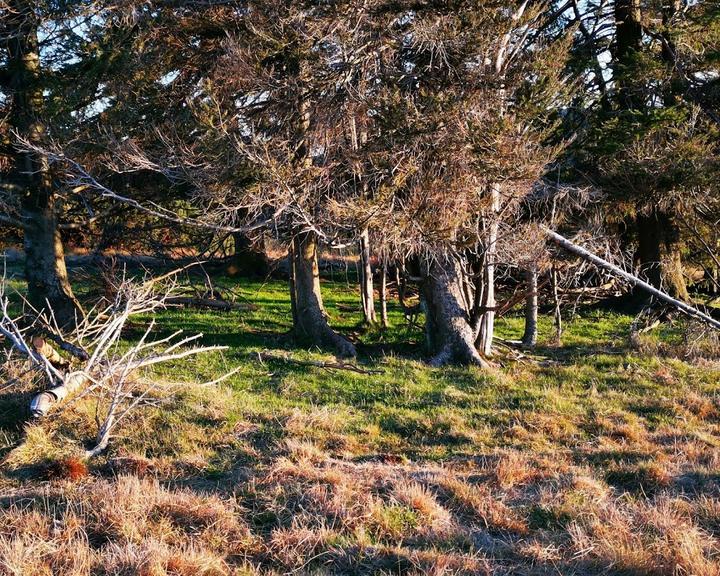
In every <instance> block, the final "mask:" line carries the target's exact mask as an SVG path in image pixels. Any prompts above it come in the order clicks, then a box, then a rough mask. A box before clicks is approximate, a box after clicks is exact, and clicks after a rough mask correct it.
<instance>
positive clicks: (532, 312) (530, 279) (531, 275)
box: [522, 262, 538, 348]
mask: <svg viewBox="0 0 720 576" xmlns="http://www.w3.org/2000/svg"><path fill="white" fill-rule="evenodd" d="M525 277H526V279H527V280H526V281H527V287H526V289H527V293H526V295H525V333H524V334H523V338H522V342H523V344H524V345H525V346H528V347H529V348H534V347H535V344H536V343H537V321H538V271H537V265H536V264H535V263H534V262H533V263H532V264H530V265H529V266H528V268H527V270H526V271H525Z"/></svg>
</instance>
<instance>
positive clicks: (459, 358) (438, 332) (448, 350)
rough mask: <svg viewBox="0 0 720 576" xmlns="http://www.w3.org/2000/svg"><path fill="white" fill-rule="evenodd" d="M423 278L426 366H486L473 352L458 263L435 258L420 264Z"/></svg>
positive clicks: (438, 257)
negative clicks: (428, 364)
mask: <svg viewBox="0 0 720 576" xmlns="http://www.w3.org/2000/svg"><path fill="white" fill-rule="evenodd" d="M423 277H424V278H423V296H424V300H425V337H426V341H427V345H428V350H429V351H430V353H431V354H432V355H433V356H432V359H431V360H430V364H432V365H433V366H443V365H445V364H453V363H455V364H475V365H478V366H487V362H485V360H483V358H482V356H480V354H479V353H478V351H477V349H476V348H475V334H474V332H473V329H472V326H471V325H470V311H469V310H468V308H467V303H466V302H465V296H464V294H463V278H462V268H461V266H460V263H459V262H458V261H457V259H456V258H453V257H452V256H448V255H440V256H437V257H435V258H433V259H431V260H430V261H429V262H426V263H424V264H423Z"/></svg>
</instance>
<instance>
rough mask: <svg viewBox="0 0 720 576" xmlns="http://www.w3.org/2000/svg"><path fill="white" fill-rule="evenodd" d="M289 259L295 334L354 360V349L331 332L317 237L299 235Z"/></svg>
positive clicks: (313, 235) (306, 233) (343, 339)
mask: <svg viewBox="0 0 720 576" xmlns="http://www.w3.org/2000/svg"><path fill="white" fill-rule="evenodd" d="M290 255H291V262H290V264H291V272H290V274H291V284H290V285H291V288H292V290H293V293H292V294H291V299H292V304H293V322H294V330H295V333H296V334H297V335H298V336H299V337H301V338H302V339H305V340H308V341H310V342H312V343H313V344H315V345H317V346H320V347H322V348H331V349H333V350H335V351H336V352H337V354H338V356H341V357H352V356H355V355H356V352H355V346H353V345H352V344H351V343H350V342H348V341H347V340H346V339H345V338H343V337H342V336H340V335H339V334H337V333H336V332H335V331H334V330H333V329H332V328H330V325H329V324H328V321H327V317H326V315H325V309H324V308H323V302H322V295H321V293H320V274H319V271H318V258H317V236H316V235H315V233H313V232H301V233H299V234H296V235H295V237H294V238H293V240H292V247H291V250H290Z"/></svg>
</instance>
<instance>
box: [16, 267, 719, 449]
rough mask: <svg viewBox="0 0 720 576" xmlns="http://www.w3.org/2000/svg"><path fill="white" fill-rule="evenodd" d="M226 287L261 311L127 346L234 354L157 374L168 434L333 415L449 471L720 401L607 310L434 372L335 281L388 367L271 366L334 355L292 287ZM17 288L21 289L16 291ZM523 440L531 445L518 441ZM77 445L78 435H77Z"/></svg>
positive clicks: (355, 325)
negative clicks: (296, 327) (548, 429)
mask: <svg viewBox="0 0 720 576" xmlns="http://www.w3.org/2000/svg"><path fill="white" fill-rule="evenodd" d="M214 282H215V284H216V286H217V287H219V288H221V289H222V290H226V291H231V292H232V293H233V294H235V295H236V298H237V299H238V301H240V302H245V303H250V304H252V307H251V309H249V310H242V311H232V312H227V313H223V312H210V311H201V310H193V309H170V310H165V311H162V312H160V313H158V314H156V315H155V316H154V317H153V318H150V317H147V316H146V317H138V318H136V319H134V321H133V329H132V330H130V331H128V333H127V335H126V338H127V339H128V340H129V341H132V339H133V338H137V337H139V335H140V334H141V333H142V332H143V331H144V329H145V327H146V326H147V324H148V323H149V322H150V321H151V320H154V321H155V322H156V329H155V334H154V336H155V337H157V338H159V337H162V336H164V335H167V334H169V333H171V332H174V331H176V330H184V331H185V332H186V333H198V332H199V333H202V334H203V339H202V343H203V344H207V345H222V346H227V347H228V349H227V350H226V351H225V352H223V353H211V354H206V355H202V356H199V357H193V358H191V359H188V360H186V361H178V362H174V363H171V364H164V365H160V366H158V367H157V368H155V369H154V371H153V372H152V375H151V377H153V378H159V379H162V380H164V381H168V382H174V383H177V382H183V383H188V387H187V388H188V390H187V391H185V392H181V393H180V394H179V395H178V397H177V399H176V400H175V401H174V402H172V406H171V407H170V408H169V409H168V410H164V411H162V412H161V413H155V411H152V410H151V411H150V413H151V414H154V416H152V418H151V419H155V420H156V422H155V424H154V425H156V426H158V427H159V428H160V430H162V429H163V428H168V429H171V428H172V427H173V426H182V425H183V424H187V423H192V424H193V426H195V427H197V429H198V430H202V429H206V428H212V429H213V432H217V430H218V428H220V429H224V428H230V427H232V426H234V425H235V424H236V423H237V422H240V421H245V420H251V421H256V422H259V423H260V425H261V428H262V430H264V433H265V434H266V435H268V436H269V437H276V436H278V435H281V434H282V432H281V431H279V428H280V426H278V425H277V422H279V421H281V420H282V418H283V417H284V415H286V414H288V413H290V412H291V411H293V410H301V411H313V410H317V409H318V408H319V407H323V408H325V409H327V410H330V411H332V412H333V413H335V414H338V415H339V416H338V419H339V420H340V421H341V424H340V425H339V426H340V430H339V431H338V433H337V435H340V436H343V437H344V438H345V443H347V442H351V443H352V444H353V445H354V452H355V454H356V455H357V456H360V455H368V454H373V453H377V452H382V453H386V452H391V453H394V454H398V455H402V456H406V457H411V458H423V459H445V458H450V457H456V456H458V455H463V456H467V455H473V454H474V455H477V454H482V453H484V452H486V451H488V450H492V449H494V448H497V447H504V446H513V447H516V448H531V449H533V450H555V449H563V450H577V449H578V446H582V445H583V443H586V442H587V441H589V440H590V439H592V437H593V434H594V433H595V431H594V430H593V428H592V426H590V425H588V421H589V420H592V419H593V418H596V417H598V416H602V417H610V418H620V419H628V418H629V419H632V420H633V422H635V423H636V424H637V425H639V426H642V427H644V428H647V429H648V430H651V431H652V430H655V429H657V428H658V427H661V426H663V425H673V424H676V423H677V422H678V421H679V420H682V419H685V420H686V422H684V423H683V427H689V428H691V427H692V426H693V425H694V421H693V420H692V419H690V420H688V419H687V418H686V417H685V413H684V411H683V410H682V409H681V408H679V406H680V405H681V401H682V399H683V398H684V397H685V396H686V395H687V394H688V393H694V394H700V395H713V394H715V393H716V392H717V389H718V385H717V376H718V372H717V369H716V367H715V366H713V365H708V366H705V367H702V366H700V365H697V364H692V363H688V362H684V361H682V360H677V359H667V358H659V357H655V356H648V355H644V354H640V353H638V352H635V351H633V350H631V349H630V348H629V345H628V332H629V326H630V323H631V321H632V318H631V317H630V316H627V315H623V314H616V313H612V312H607V311H602V310H584V311H581V313H580V314H579V315H578V316H577V317H576V318H575V319H574V320H573V321H572V322H570V323H567V325H566V327H565V331H564V334H563V339H562V345H561V346H555V345H550V344H549V342H550V341H551V340H552V338H553V335H554V328H553V326H552V321H551V319H550V318H548V317H545V316H543V317H541V319H540V324H539V346H538V348H537V349H536V351H534V352H533V353H532V354H530V355H529V357H526V358H523V359H521V360H519V361H515V360H513V358H512V356H510V355H508V354H506V353H505V350H504V349H503V348H502V347H500V348H499V349H498V353H499V354H498V358H497V362H498V367H497V368H494V369H492V370H482V369H479V368H475V367H470V368H463V367H458V368H442V369H438V368H431V367H429V366H428V365H427V364H426V363H425V362H424V356H423V334H422V330H421V328H419V327H408V325H407V323H406V322H405V320H404V318H403V316H402V313H401V311H400V309H399V308H398V307H397V306H396V305H392V304H391V306H390V309H389V319H390V325H391V326H390V328H389V329H388V330H386V331H382V330H378V329H372V330H365V329H364V328H363V327H362V323H361V319H362V317H361V311H360V306H359V296H358V292H357V289H356V287H354V286H353V285H351V284H348V283H347V282H345V281H338V280H335V281H330V280H327V279H325V280H324V281H323V283H322V289H323V294H324V298H325V305H326V308H327V311H328V313H329V315H330V322H331V324H332V325H333V326H334V327H335V328H336V329H338V330H339V331H341V332H343V333H344V334H346V335H348V336H349V337H350V338H352V339H353V340H355V341H356V343H357V344H358V351H359V356H358V360H357V361H358V364H359V365H360V366H363V367H366V368H373V369H379V370H380V371H381V374H377V375H364V374H356V373H353V372H349V371H342V370H324V369H321V368H316V367H309V366H299V365H295V364H292V363H286V362H276V361H266V362H261V361H260V359H259V356H258V353H259V352H260V351H263V350H271V351H276V352H282V353H289V354H290V355H291V356H292V357H293V358H296V359H300V360H302V359H320V360H322V359H328V358H330V356H329V355H328V354H326V353H323V352H322V351H320V350H317V349H312V348H309V349H308V348H302V347H301V346H299V345H298V343H297V342H295V341H294V340H293V339H292V337H291V336H290V335H289V332H290V329H291V328H292V325H291V314H290V304H289V299H288V295H287V288H286V284H285V283H284V282H282V281H276V280H271V281H267V282H254V281H249V280H246V279H232V278H228V277H221V278H216V279H215V280H214ZM11 286H14V287H17V288H20V286H19V285H17V283H16V282H15V281H11ZM78 291H79V292H80V293H81V294H82V293H83V292H87V287H85V286H80V287H79V290H78ZM522 323H523V320H522V318H521V317H519V316H512V315H511V316H508V317H503V318H500V319H499V320H498V323H497V333H498V336H500V337H501V338H503V339H518V338H519V336H520V335H521V334H522V328H523V325H522ZM238 367H239V368H240V370H239V371H238V372H237V373H236V374H234V375H233V376H232V377H230V378H229V379H227V380H226V381H225V382H224V383H222V384H220V385H219V386H218V387H217V388H218V389H219V390H221V392H220V395H221V396H222V397H223V399H224V400H223V402H224V405H223V407H222V414H221V415H220V416H218V417H217V418H215V419H211V420H204V419H203V418H202V417H199V416H197V415H195V416H193V414H194V413H195V412H196V411H197V410H196V409H197V407H198V402H199V400H198V399H197V398H196V396H197V395H198V392H197V390H194V389H193V387H192V384H193V383H202V382H204V381H209V380H213V379H215V378H217V377H218V376H219V375H221V374H223V373H225V372H227V371H229V370H233V369H235V368H238ZM538 416H540V419H543V420H548V421H550V422H551V423H552V425H553V426H555V427H557V428H558V430H557V431H556V434H555V435H556V436H557V437H556V438H548V435H547V434H545V433H538V432H536V430H535V428H536V424H535V423H534V421H535V420H537V419H538ZM150 428H152V425H151V426H150ZM521 428H525V429H526V431H527V434H518V433H517V432H518V431H519V430H520V429H521ZM309 433H311V434H314V435H315V436H321V435H322V434H321V433H313V432H312V431H309ZM67 434H68V435H70V436H71V437H72V436H73V432H72V431H67ZM199 435H200V436H202V434H199ZM77 440H78V441H81V440H82V438H77ZM336 440H337V439H336ZM144 441H145V438H144V437H143V438H141V439H140V441H139V442H136V441H134V440H133V436H132V435H130V437H129V439H128V442H129V443H130V445H134V447H135V448H139V447H141V446H142V445H143V442H144ZM115 444H116V445H118V444H122V443H115ZM341 444H342V443H341ZM194 449H195V444H194V443H193V442H190V441H188V442H178V441H172V442H169V443H168V446H166V447H163V446H162V445H160V446H154V447H153V451H154V452H156V453H162V452H163V450H165V451H166V452H167V454H168V455H177V454H187V453H190V452H192V451H193V450H194ZM210 451H211V452H212V450H210Z"/></svg>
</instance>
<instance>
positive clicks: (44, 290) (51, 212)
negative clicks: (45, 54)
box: [5, 0, 83, 328]
mask: <svg viewBox="0 0 720 576" xmlns="http://www.w3.org/2000/svg"><path fill="white" fill-rule="evenodd" d="M8 12H9V16H8V18H7V21H8V22H9V26H8V28H9V30H8V33H7V34H6V35H5V38H6V39H7V40H6V43H7V58H8V63H7V67H8V71H9V78H10V82H9V85H10V89H11V93H12V105H11V107H10V119H9V120H10V124H11V126H12V127H13V129H14V130H15V131H17V133H18V134H20V135H21V136H23V137H25V138H27V139H28V140H29V141H30V142H31V143H33V144H41V143H42V140H43V138H44V134H45V127H44V125H43V123H42V121H41V117H42V111H43V88H42V83H41V82H40V50H39V44H38V36H37V33H38V20H37V17H36V15H35V12H34V10H33V3H31V2H28V1H27V0H14V1H13V2H11V5H10V9H9V11H8ZM13 164H14V166H13V175H12V179H13V180H14V183H15V184H17V185H18V186H19V187H20V188H21V189H22V190H23V191H24V192H23V197H22V199H21V203H20V205H21V217H22V223H23V230H24V248H25V276H26V279H27V283H28V300H29V301H30V303H31V304H32V305H33V306H34V307H35V308H36V309H37V310H43V309H45V310H47V308H48V307H50V309H51V310H52V313H53V314H54V316H55V320H56V321H57V323H58V324H59V325H60V326H61V327H64V328H72V327H73V326H75V325H76V323H77V321H78V320H79V319H80V318H82V317H83V311H82V308H81V307H80V304H79V303H78V301H77V300H76V298H75V296H74V295H73V292H72V288H71V287H70V282H69V281H68V276H67V269H66V268H65V254H64V251H63V245H62V240H61V238H60V233H59V230H58V226H57V216H56V196H55V193H54V190H53V182H52V177H51V174H50V167H49V165H48V162H47V159H46V158H43V157H42V156H40V155H39V154H37V153H35V152H28V151H21V150H15V151H14V154H13Z"/></svg>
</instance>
